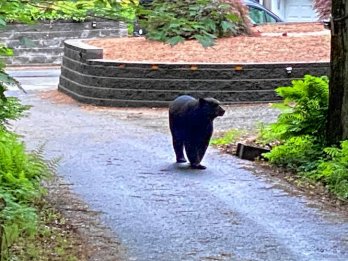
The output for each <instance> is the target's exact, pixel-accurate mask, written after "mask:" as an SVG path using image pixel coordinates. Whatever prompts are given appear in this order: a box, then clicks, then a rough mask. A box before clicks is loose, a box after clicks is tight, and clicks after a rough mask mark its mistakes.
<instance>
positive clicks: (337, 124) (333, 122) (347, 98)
mask: <svg viewBox="0 0 348 261" xmlns="http://www.w3.org/2000/svg"><path fill="white" fill-rule="evenodd" d="M347 16H348V1H346V0H332V20H331V28H332V29H331V73H330V84H329V97H330V98H329V112H328V122H327V142H328V144H330V145H332V144H338V143H339V142H340V141H342V140H345V139H348V54H347V51H348V31H347V30H348V26H347V24H348V17H347Z"/></svg>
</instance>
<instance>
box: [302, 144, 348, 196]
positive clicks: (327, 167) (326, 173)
mask: <svg viewBox="0 0 348 261" xmlns="http://www.w3.org/2000/svg"><path fill="white" fill-rule="evenodd" d="M324 152H325V153H326V154H327V155H328V157H329V158H328V159H326V160H320V161H319V165H318V168H317V169H316V170H314V171H311V172H309V173H306V175H307V176H308V177H311V178H313V179H315V180H319V181H322V182H323V183H324V184H326V185H327V186H328V188H329V190H331V191H333V192H334V193H336V194H337V195H338V196H339V197H341V198H348V140H345V141H343V142H342V143H341V148H334V147H329V148H325V149H324Z"/></svg>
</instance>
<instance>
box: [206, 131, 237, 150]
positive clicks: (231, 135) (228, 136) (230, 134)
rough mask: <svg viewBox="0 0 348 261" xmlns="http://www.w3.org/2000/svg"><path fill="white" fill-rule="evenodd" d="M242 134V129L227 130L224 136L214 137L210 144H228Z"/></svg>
mask: <svg viewBox="0 0 348 261" xmlns="http://www.w3.org/2000/svg"><path fill="white" fill-rule="evenodd" d="M241 135H242V131H240V130H237V129H232V130H229V131H227V132H226V133H225V134H224V135H223V136H222V137H219V138H214V139H212V140H211V141H210V144H211V145H215V146H221V145H228V144H231V143H233V142H235V141H236V140H237V139H238V137H240V136H241Z"/></svg>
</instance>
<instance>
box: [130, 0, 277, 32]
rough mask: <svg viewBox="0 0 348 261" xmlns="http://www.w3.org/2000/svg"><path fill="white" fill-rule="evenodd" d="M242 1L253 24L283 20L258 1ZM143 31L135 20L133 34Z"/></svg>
mask: <svg viewBox="0 0 348 261" xmlns="http://www.w3.org/2000/svg"><path fill="white" fill-rule="evenodd" d="M151 2H152V0H140V4H141V5H144V6H150V5H151ZM243 2H244V4H245V5H246V6H247V7H248V9H249V18H250V20H251V22H252V23H253V24H254V25H258V24H265V23H279V22H283V20H282V19H281V18H280V17H278V16H277V15H276V14H274V13H272V12H271V11H270V10H268V9H267V8H266V7H264V6H263V5H261V4H259V3H258V2H256V1H254V0H243ZM145 33H146V32H145V30H144V29H143V28H141V27H140V26H139V24H138V23H137V22H135V24H134V32H133V35H134V36H141V35H144V34H145Z"/></svg>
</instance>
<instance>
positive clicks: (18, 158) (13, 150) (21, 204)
mask: <svg viewBox="0 0 348 261" xmlns="http://www.w3.org/2000/svg"><path fill="white" fill-rule="evenodd" d="M56 163H57V162H56V161H55V160H53V161H51V162H49V163H47V162H46V161H45V160H44V159H43V151H42V148H40V149H39V150H37V151H35V152H33V153H27V152H26V151H25V146H24V144H23V143H22V142H20V141H18V137H17V136H16V135H15V134H13V133H10V132H8V131H6V130H4V129H0V195H1V196H0V197H1V199H2V200H3V201H4V202H5V208H4V209H3V210H2V211H0V223H2V227H3V232H4V233H3V235H0V236H2V246H1V247H2V248H1V249H2V250H3V251H1V253H2V254H3V255H5V254H6V252H7V251H4V250H5V249H7V248H8V247H9V246H10V245H11V244H12V243H13V242H15V240H16V239H17V238H18V237H19V236H20V235H21V234H23V233H26V234H29V235H31V234H34V233H35V232H36V220H37V214H36V210H35V208H34V203H35V202H36V201H37V200H39V199H40V197H41V196H42V193H43V192H44V189H43V188H42V186H41V184H40V182H41V181H42V179H44V178H47V177H49V176H50V174H51V173H52V172H53V171H54V167H55V166H56ZM1 260H2V259H1Z"/></svg>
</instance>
